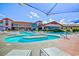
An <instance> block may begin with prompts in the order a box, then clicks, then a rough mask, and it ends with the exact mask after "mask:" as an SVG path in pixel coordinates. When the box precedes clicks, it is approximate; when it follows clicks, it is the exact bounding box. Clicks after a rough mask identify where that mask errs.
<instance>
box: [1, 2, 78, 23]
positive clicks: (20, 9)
mask: <svg viewBox="0 0 79 59" xmlns="http://www.w3.org/2000/svg"><path fill="white" fill-rule="evenodd" d="M32 5H33V4H32ZM53 5H54V4H45V5H42V4H40V5H37V4H36V5H34V6H37V7H38V8H40V9H43V11H44V10H45V11H44V12H48V10H49V8H51V7H52V6H53ZM60 6H61V4H60V5H59V7H58V6H57V7H58V8H56V10H54V12H58V10H62V7H63V6H62V7H60ZM76 6H77V5H76ZM78 6H79V4H78ZM78 6H77V7H75V6H74V7H72V8H74V9H73V10H75V9H77V10H79V7H78ZM70 8H71V7H70ZM72 8H71V9H72ZM46 9H47V10H46ZM65 9H67V8H65ZM52 12H53V11H52ZM4 17H8V18H11V19H13V20H15V21H26V22H35V21H38V20H42V21H44V22H45V23H46V22H49V21H57V22H61V23H72V21H75V20H79V12H73V13H61V14H55V15H53V14H52V15H49V16H47V15H46V14H44V13H42V12H41V11H39V10H36V9H34V8H32V7H29V6H27V5H26V6H20V5H19V4H17V3H0V19H1V18H4Z"/></svg>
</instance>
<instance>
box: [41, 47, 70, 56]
mask: <svg viewBox="0 0 79 59" xmlns="http://www.w3.org/2000/svg"><path fill="white" fill-rule="evenodd" d="M40 56H70V54H68V53H66V52H64V51H63V50H61V49H59V48H56V47H52V48H45V49H41V50H40Z"/></svg>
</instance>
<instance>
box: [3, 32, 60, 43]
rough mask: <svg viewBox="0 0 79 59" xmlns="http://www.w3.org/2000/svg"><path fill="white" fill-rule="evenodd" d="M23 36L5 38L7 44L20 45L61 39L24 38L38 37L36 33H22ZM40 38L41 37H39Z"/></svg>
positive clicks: (46, 36) (56, 37)
mask: <svg viewBox="0 0 79 59" xmlns="http://www.w3.org/2000/svg"><path fill="white" fill-rule="evenodd" d="M21 34H23V35H22V36H12V37H7V38H5V40H4V41H5V42H20V43H28V42H38V41H45V40H55V39H58V38H60V37H59V36H54V35H53V36H50V35H42V36H45V37H40V38H24V37H25V36H36V35H37V34H35V33H28V32H21ZM37 36H39V35H37Z"/></svg>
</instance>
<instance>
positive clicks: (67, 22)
mask: <svg viewBox="0 0 79 59" xmlns="http://www.w3.org/2000/svg"><path fill="white" fill-rule="evenodd" d="M71 20H72V19H61V20H60V21H59V23H61V24H74V22H71Z"/></svg>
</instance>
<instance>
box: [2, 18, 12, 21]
mask: <svg viewBox="0 0 79 59" xmlns="http://www.w3.org/2000/svg"><path fill="white" fill-rule="evenodd" d="M2 20H10V21H13V20H12V19H10V18H3V19H2Z"/></svg>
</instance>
